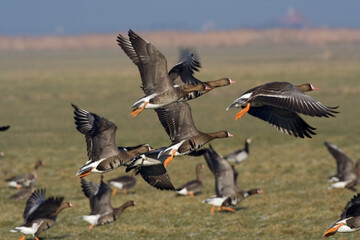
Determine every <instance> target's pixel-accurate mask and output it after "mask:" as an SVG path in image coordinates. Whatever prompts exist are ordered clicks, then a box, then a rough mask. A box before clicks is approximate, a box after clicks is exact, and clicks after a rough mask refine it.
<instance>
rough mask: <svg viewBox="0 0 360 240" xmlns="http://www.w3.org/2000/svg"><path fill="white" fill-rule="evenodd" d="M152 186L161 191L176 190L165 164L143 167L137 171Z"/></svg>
mask: <svg viewBox="0 0 360 240" xmlns="http://www.w3.org/2000/svg"><path fill="white" fill-rule="evenodd" d="M137 173H140V175H141V177H142V178H143V179H144V180H145V181H146V182H147V183H149V184H150V185H151V186H153V187H155V188H158V189H160V190H175V188H174V186H173V184H172V183H171V180H170V177H169V175H168V174H167V171H166V169H165V167H164V165H163V164H158V165H151V166H142V167H140V168H139V169H138V170H137Z"/></svg>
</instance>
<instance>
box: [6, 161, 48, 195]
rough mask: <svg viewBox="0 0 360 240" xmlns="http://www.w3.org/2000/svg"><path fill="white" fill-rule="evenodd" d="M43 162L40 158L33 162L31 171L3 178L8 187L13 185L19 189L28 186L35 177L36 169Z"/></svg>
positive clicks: (33, 181) (42, 164)
mask: <svg viewBox="0 0 360 240" xmlns="http://www.w3.org/2000/svg"><path fill="white" fill-rule="evenodd" d="M44 165H45V163H44V162H43V161H41V160H38V161H36V162H35V165H34V168H33V170H32V172H31V173H26V174H21V175H17V176H13V177H10V178H7V179H5V181H6V182H8V186H9V187H15V188H17V189H20V188H21V187H29V186H30V185H31V184H34V183H35V181H36V179H37V174H36V171H37V169H38V168H39V167H40V166H44Z"/></svg>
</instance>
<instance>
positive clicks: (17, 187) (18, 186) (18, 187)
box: [16, 184, 25, 236]
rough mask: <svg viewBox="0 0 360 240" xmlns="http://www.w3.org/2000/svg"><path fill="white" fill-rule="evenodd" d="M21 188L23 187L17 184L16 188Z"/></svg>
mask: <svg viewBox="0 0 360 240" xmlns="http://www.w3.org/2000/svg"><path fill="white" fill-rule="evenodd" d="M20 188H21V186H20V185H19V184H16V189H17V190H19V189H20ZM24 236H25V235H24Z"/></svg>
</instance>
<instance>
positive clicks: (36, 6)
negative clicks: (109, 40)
mask: <svg viewBox="0 0 360 240" xmlns="http://www.w3.org/2000/svg"><path fill="white" fill-rule="evenodd" d="M289 9H295V10H296V11H298V12H300V13H301V14H302V15H303V16H304V17H305V18H307V19H308V20H309V21H310V22H311V24H312V26H314V27H333V28H341V27H345V28H360V0H344V1H340V0H262V1H260V0H246V1H242V0H222V1H220V0H181V1H173V0H131V1H127V0H101V1H100V0H86V1H85V0H60V1H51V0H31V1H29V0H0V35H10V36H24V35H25V36H26V35H35V36H37V35H80V34H92V33H114V32H119V31H127V30H128V29H134V30H136V31H153V30H184V31H207V30H228V29H239V28H266V27H271V26H274V23H277V21H279V19H281V18H282V17H283V16H284V15H285V14H286V12H287V11H288V10H289Z"/></svg>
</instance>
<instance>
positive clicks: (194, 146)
mask: <svg viewBox="0 0 360 240" xmlns="http://www.w3.org/2000/svg"><path fill="white" fill-rule="evenodd" d="M155 111H156V113H157V115H158V118H159V120H160V122H161V124H162V126H163V127H164V129H165V131H166V133H167V134H168V135H169V137H170V140H171V141H172V144H171V145H170V147H168V148H167V149H165V150H164V151H163V152H162V153H161V154H160V155H162V154H164V153H166V154H168V155H169V157H168V158H167V159H166V160H165V161H164V166H165V167H167V166H168V165H169V163H170V162H171V160H172V159H173V157H174V156H181V155H187V154H190V153H191V152H193V151H196V150H198V149H199V148H201V147H202V146H203V145H205V144H206V143H208V142H210V141H212V140H214V139H216V138H228V137H232V136H233V135H232V134H231V133H229V132H228V131H219V132H214V133H203V132H200V131H199V130H198V129H197V128H196V127H195V124H194V121H193V118H192V115H191V108H190V106H189V104H188V103H187V102H175V103H172V104H168V105H166V106H164V107H161V108H157V109H155Z"/></svg>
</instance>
